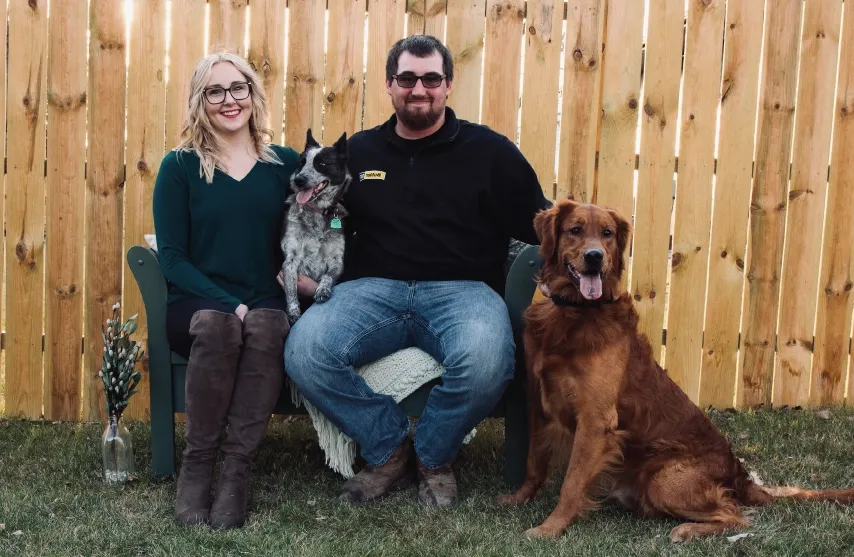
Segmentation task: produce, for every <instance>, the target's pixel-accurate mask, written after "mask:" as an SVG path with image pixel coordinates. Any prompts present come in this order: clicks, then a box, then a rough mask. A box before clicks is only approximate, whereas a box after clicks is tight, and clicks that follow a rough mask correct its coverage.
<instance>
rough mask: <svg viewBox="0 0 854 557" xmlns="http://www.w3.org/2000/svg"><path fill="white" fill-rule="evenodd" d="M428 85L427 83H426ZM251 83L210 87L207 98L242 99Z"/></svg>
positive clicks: (220, 100) (216, 101) (213, 101)
mask: <svg viewBox="0 0 854 557" xmlns="http://www.w3.org/2000/svg"><path fill="white" fill-rule="evenodd" d="M425 87H426V85H425ZM250 89H251V87H250V85H249V83H246V82H239V83H232V84H231V87H229V88H228V89H226V88H224V87H208V88H206V89H205V91H204V93H205V99H206V100H207V101H208V102H209V103H211V104H222V103H224V102H225V94H226V93H231V98H232V99H234V100H236V101H242V100H243V99H246V98H248V97H249V90H250Z"/></svg>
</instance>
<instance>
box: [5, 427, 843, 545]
mask: <svg viewBox="0 0 854 557" xmlns="http://www.w3.org/2000/svg"><path fill="white" fill-rule="evenodd" d="M712 417H713V419H714V420H715V422H716V423H717V424H718V425H719V426H720V427H721V428H722V429H723V430H724V431H725V432H726V433H727V435H728V436H729V438H730V439H732V442H733V445H734V448H735V451H736V454H737V455H738V456H740V457H743V458H744V459H745V461H746V463H747V465H748V466H749V467H750V468H751V469H752V470H756V471H757V472H758V473H759V474H760V476H761V477H762V478H763V479H764V480H765V481H766V483H772V482H773V483H789V484H791V485H798V486H804V487H813V488H819V487H851V486H854V412H852V411H851V410H834V411H833V412H832V416H831V418H830V419H829V420H824V419H820V418H818V417H816V416H815V415H814V414H813V413H811V412H806V411H788V412H783V411H774V412H757V413H743V414H742V413H738V414H736V413H717V412H716V413H714V414H713V416H712ZM102 429H103V426H102V425H100V424H70V423H62V424H51V423H34V422H25V421H18V420H0V524H2V525H3V526H2V527H0V528H2V529H0V555H2V556H6V555H9V556H15V557H19V556H51V555H63V556H66V555H69V556H71V555H178V556H180V555H194V556H195V555H200V556H203V555H293V556H302V555H318V556H333V557H344V556H350V555H359V556H367V555H389V556H394V557H405V556H418V557H421V556H424V555H443V556H445V555H447V556H455V555H459V556H464V557H471V556H474V555H549V556H551V555H591V556H623V555H627V556H628V555H632V556H633V555H650V556H653V555H655V556H658V555H691V556H693V555H716V556H717V555H746V556H747V555H780V556H794V555H810V556H820V555H828V556H834V557H836V556H841V555H854V508H847V507H842V506H839V505H836V504H814V505H807V504H798V503H777V504H775V505H773V506H771V507H767V508H764V509H760V510H758V512H757V513H756V515H755V516H754V517H753V524H752V525H751V527H750V529H749V530H748V532H750V533H752V534H753V536H751V537H748V538H744V539H741V540H739V541H737V542H734V543H731V542H728V541H727V539H726V536H721V537H717V538H713V539H711V540H701V541H696V542H691V543H688V544H680V545H675V546H674V545H671V544H670V543H669V541H668V538H667V535H668V532H669V530H670V529H671V528H672V527H673V526H675V525H676V524H678V522H676V521H672V520H649V519H638V518H635V517H634V516H632V515H631V514H629V513H627V512H625V511H623V510H621V509H619V508H617V507H614V506H606V507H603V508H602V509H600V510H597V511H594V512H592V513H590V514H589V515H588V516H587V517H586V518H584V519H582V520H581V521H579V522H578V523H576V524H574V525H573V526H571V527H570V529H569V530H568V531H567V533H566V534H565V535H564V536H563V537H562V538H561V539H559V540H556V541H541V540H538V541H527V540H525V539H524V538H523V537H522V535H521V533H522V532H523V531H524V530H525V529H527V528H529V527H531V526H534V525H536V524H538V523H539V522H540V521H541V520H542V519H544V518H545V517H546V516H547V515H548V513H549V512H550V511H551V509H552V508H553V507H554V505H555V502H556V500H557V489H558V483H559V482H557V481H553V482H552V483H551V484H550V485H549V487H548V488H547V489H546V490H545V493H544V495H543V496H542V497H541V498H540V499H539V500H537V501H536V502H534V503H532V504H531V505H529V506H526V507H524V508H520V509H507V508H502V507H499V506H498V505H496V504H495V503H494V499H495V497H496V496H497V495H500V494H502V493H504V492H505V487H504V484H503V482H502V480H501V466H502V458H501V454H502V453H501V451H502V434H503V430H502V424H501V422H500V421H491V420H490V421H488V422H486V423H485V424H483V425H482V427H481V428H480V429H479V433H478V436H477V437H476V439H475V441H474V442H473V443H472V445H471V446H467V447H464V448H463V450H462V452H461V455H460V458H459V460H458V463H457V466H456V468H457V476H458V480H459V484H460V495H461V501H460V504H459V505H458V507H456V508H455V509H452V510H445V511H435V510H428V509H425V508H423V507H421V506H419V505H418V504H417V502H416V498H415V492H414V489H410V490H407V491H404V492H399V493H396V494H394V495H393V496H391V497H390V498H388V499H387V500H385V501H384V502H381V503H379V504H376V505H373V506H369V507H366V508H358V509H354V508H350V507H347V506H343V505H339V504H338V503H337V502H336V501H335V495H336V491H337V489H338V487H339V486H340V484H341V482H342V480H341V479H340V477H338V476H336V475H334V474H333V473H332V472H330V471H329V470H328V469H327V468H326V467H325V466H324V464H323V456H322V454H321V452H320V449H319V448H318V446H317V443H316V441H315V438H314V432H313V430H312V428H311V424H310V423H309V422H308V421H307V420H305V419H303V418H299V419H295V418H291V419H287V420H286V419H283V418H276V419H275V420H274V422H273V423H272V424H271V427H270V432H269V434H268V437H267V440H266V442H265V444H264V445H263V448H262V450H261V452H260V454H259V459H258V462H257V465H256V470H255V473H254V475H253V484H252V487H253V494H254V497H253V502H252V504H251V507H250V512H251V515H250V520H249V521H248V523H247V525H246V526H245V527H244V528H243V529H240V530H235V531H229V532H214V531H211V530H210V529H208V528H206V527H203V526H202V527H193V528H184V527H181V526H179V525H177V524H176V523H175V522H174V521H173V520H172V510H173V507H172V505H173V497H174V492H175V482H174V480H164V481H159V480H154V479H152V478H151V476H150V475H149V462H150V455H149V453H148V436H149V429H148V426H147V425H146V424H143V423H134V424H132V426H131V430H132V432H133V436H134V443H135V450H136V462H137V472H138V476H139V477H138V479H137V480H136V481H135V482H133V483H130V484H127V485H125V486H123V487H119V488H115V487H108V486H106V485H104V484H103V482H102V480H101V471H100V467H101V463H100V452H99V442H100V434H101V432H102ZM182 431H183V430H179V434H181V433H182ZM179 447H183V444H182V443H181V444H179ZM16 532H20V534H17V535H16V534H15V533H16Z"/></svg>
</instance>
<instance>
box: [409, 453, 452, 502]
mask: <svg viewBox="0 0 854 557" xmlns="http://www.w3.org/2000/svg"><path fill="white" fill-rule="evenodd" d="M417 460H418V500H419V501H421V502H422V503H423V504H425V505H427V506H428V507H453V506H454V505H456V504H457V479H456V478H455V477H454V471H453V470H452V469H451V465H450V464H444V465H442V466H439V467H438V468H433V469H432V470H431V469H429V468H427V467H426V466H424V464H423V463H422V462H421V459H420V458H419V459H417Z"/></svg>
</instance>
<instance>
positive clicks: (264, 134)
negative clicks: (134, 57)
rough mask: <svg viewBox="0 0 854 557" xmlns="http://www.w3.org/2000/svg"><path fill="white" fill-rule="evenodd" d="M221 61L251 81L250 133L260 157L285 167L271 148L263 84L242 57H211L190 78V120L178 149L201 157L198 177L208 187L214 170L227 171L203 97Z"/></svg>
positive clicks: (187, 122) (271, 135) (218, 55)
mask: <svg viewBox="0 0 854 557" xmlns="http://www.w3.org/2000/svg"><path fill="white" fill-rule="evenodd" d="M222 62H228V63H230V64H232V65H233V66H234V67H235V68H237V71H239V72H240V73H242V74H243V75H244V77H246V81H248V82H249V87H250V89H249V92H250V95H249V98H250V100H251V101H252V114H251V115H250V117H249V134H250V136H251V138H252V144H253V147H254V148H255V152H256V153H257V154H258V158H259V159H260V160H262V161H265V162H269V163H273V164H282V161H281V160H280V159H279V157H278V156H276V153H275V151H273V148H272V147H270V141H271V140H272V138H273V132H272V130H270V129H269V128H268V124H267V120H268V114H269V112H268V109H267V94H266V92H265V91H264V85H263V84H262V83H261V80H260V79H259V77H258V74H257V73H255V70H253V69H252V66H250V65H249V63H248V62H247V61H246V60H244V59H243V58H241V57H240V56H237V55H235V54H232V53H230V52H217V53H214V54H208V55H207V56H205V57H204V58H202V59H201V60H199V62H198V64H196V69H195V70H193V75H192V77H191V78H190V98H189V101H188V105H187V108H188V110H187V119H186V121H185V122H184V126H183V128H182V129H181V142H180V143H179V144H178V147H176V150H177V151H192V152H195V153H196V155H198V157H199V160H200V161H201V164H200V165H199V176H200V177H201V176H203V177H204V178H205V181H207V183H208V184H210V183H211V182H212V181H213V176H214V170H215V169H216V168H219V169H220V170H222V171H223V172H225V171H226V170H227V169H226V168H225V164H224V163H223V160H222V153H221V151H220V147H219V143H218V141H217V133H216V130H214V128H213V126H212V125H211V121H210V119H209V118H208V115H207V112H205V102H206V101H205V95H204V91H205V86H206V85H207V82H208V79H210V74H211V69H213V67H214V64H219V63H222Z"/></svg>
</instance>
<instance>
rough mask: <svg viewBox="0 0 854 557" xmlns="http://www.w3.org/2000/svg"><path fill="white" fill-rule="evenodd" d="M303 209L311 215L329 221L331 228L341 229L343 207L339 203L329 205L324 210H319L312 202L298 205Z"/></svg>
mask: <svg viewBox="0 0 854 557" xmlns="http://www.w3.org/2000/svg"><path fill="white" fill-rule="evenodd" d="M300 206H301V207H302V208H303V209H306V210H308V211H311V212H312V213H317V214H318V215H323V216H324V217H327V218H329V219H330V221H331V223H332V228H341V217H342V216H344V214H345V211H344V206H343V205H341V204H340V203H336V204H335V205H331V206H329V207H327V208H326V209H321V208H319V207H318V206H317V205H315V204H314V202H308V203H306V204H304V205H300Z"/></svg>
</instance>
